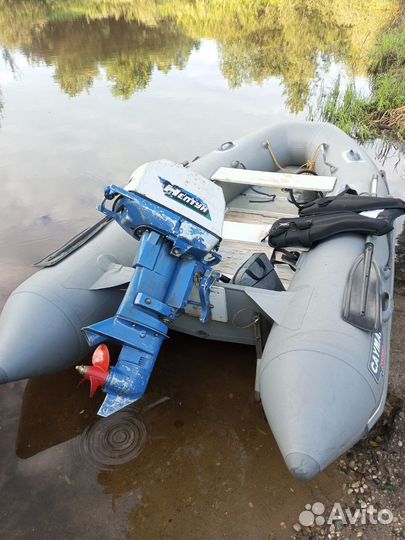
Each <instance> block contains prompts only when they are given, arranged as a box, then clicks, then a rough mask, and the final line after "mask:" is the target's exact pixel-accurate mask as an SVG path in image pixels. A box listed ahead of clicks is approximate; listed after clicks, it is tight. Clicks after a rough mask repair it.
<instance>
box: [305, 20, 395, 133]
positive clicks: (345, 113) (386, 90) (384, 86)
mask: <svg viewBox="0 0 405 540" xmlns="http://www.w3.org/2000/svg"><path fill="white" fill-rule="evenodd" d="M368 75H369V77H370V92H369V93H367V94H365V93H362V92H360V91H359V90H358V89H357V88H356V85H355V82H351V83H350V84H349V85H348V86H346V87H345V89H344V90H343V91H342V89H341V81H340V80H339V79H338V80H337V81H336V83H335V85H334V87H333V88H332V89H331V90H329V91H328V92H325V91H324V92H322V95H321V97H320V101H319V103H318V106H317V112H316V114H315V113H314V110H312V111H311V113H310V114H311V116H312V118H314V117H321V118H322V119H323V120H326V121H328V122H332V123H334V124H336V125H337V126H339V127H340V128H342V129H343V130H344V131H346V133H349V134H350V135H352V136H354V137H356V138H358V139H359V140H360V141H362V142H365V141H367V140H371V139H375V138H382V139H391V140H399V141H400V142H401V143H404V142H405V17H404V15H402V17H401V19H400V20H399V21H398V23H397V25H396V26H395V27H394V28H391V29H390V30H388V31H387V32H384V34H383V35H382V36H381V38H380V40H379V41H378V42H377V44H376V45H375V46H374V47H373V48H372V50H371V52H370V53H369V55H368Z"/></svg>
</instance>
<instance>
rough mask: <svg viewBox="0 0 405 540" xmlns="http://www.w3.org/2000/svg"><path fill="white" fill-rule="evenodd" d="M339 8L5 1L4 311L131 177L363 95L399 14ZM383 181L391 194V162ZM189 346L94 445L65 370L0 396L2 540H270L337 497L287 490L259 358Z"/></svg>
mask: <svg viewBox="0 0 405 540" xmlns="http://www.w3.org/2000/svg"><path fill="white" fill-rule="evenodd" d="M360 4H361V5H360ZM349 5H350V3H349V2H348V1H347V2H346V1H342V2H341V3H339V6H338V5H335V6H331V5H329V3H327V2H319V6H318V8H316V5H314V3H313V2H310V1H307V2H306V1H305V2H282V1H279V2H268V3H266V2H255V1H253V2H251V3H249V5H248V4H247V3H246V4H244V3H242V4H240V5H239V3H238V2H233V1H232V0H227V1H225V2H223V3H217V2H212V3H208V4H207V3H204V2H202V1H200V0H198V1H196V2H193V3H189V2H185V1H184V2H182V1H176V2H157V3H156V4H155V3H154V2H142V1H135V0H134V1H133V2H130V1H124V0H122V1H116V2H112V1H110V2H109V1H103V2H100V1H98V2H97V1H96V0H92V1H86V2H80V1H70V0H69V1H66V2H62V1H53V2H48V1H44V2H41V3H38V2H35V1H28V0H26V1H13V2H11V1H6V0H0V47H1V48H2V59H1V60H0V92H1V93H0V108H1V117H0V185H1V199H0V253H1V259H0V307H1V306H2V305H3V304H4V302H5V301H6V299H7V297H8V295H9V294H10V292H11V291H12V290H13V289H14V288H15V287H16V286H17V284H18V283H20V282H21V281H22V280H23V279H24V278H26V277H27V276H29V275H30V274H31V273H32V272H33V268H32V264H33V263H34V262H35V261H36V260H39V259H41V258H42V257H44V256H45V255H46V254H47V253H49V252H50V251H52V250H54V249H55V248H57V247H58V246H59V245H61V244H62V243H63V242H65V241H66V240H67V239H69V238H70V237H71V236H72V235H74V234H76V233H77V232H78V231H80V230H81V229H83V228H84V227H86V226H88V225H90V224H92V223H93V222H94V221H95V220H96V219H98V217H99V216H98V214H97V212H96V210H95V206H96V203H97V202H99V201H100V198H101V197H102V191H103V186H104V185H106V184H108V183H111V182H114V183H117V184H123V183H124V182H125V180H126V179H127V178H128V176H129V174H130V173H131V172H132V170H133V169H134V168H136V167H137V166H138V165H140V164H141V163H143V162H145V161H148V160H153V159H157V158H162V157H166V158H170V159H172V160H178V161H183V160H185V159H192V158H193V157H194V156H196V155H202V154H204V153H205V152H208V151H210V150H211V149H213V148H214V147H217V146H218V145H219V144H220V143H221V142H223V141H227V140H231V139H233V138H236V137H239V136H241V135H243V134H245V133H248V132H250V131H253V130H256V129H258V128H261V127H264V126H265V125H267V124H269V123H271V122H275V121H277V120H280V119H286V118H292V117H299V118H301V119H305V118H306V115H307V113H308V107H309V106H310V105H311V104H312V106H313V107H314V106H315V107H316V102H317V96H318V95H319V93H320V92H321V91H322V90H324V89H325V88H327V86H328V85H331V84H333V82H334V80H335V79H336V77H338V76H340V77H341V80H342V83H343V84H344V82H345V80H347V79H348V78H350V77H355V79H356V84H357V85H358V86H359V87H361V88H364V91H367V88H368V83H367V78H366V77H365V63H364V62H365V60H364V58H365V56H366V53H367V51H368V50H369V48H371V47H372V45H373V43H374V42H375V40H376V38H377V36H378V35H379V33H380V32H381V31H383V29H384V28H385V27H386V26H387V25H388V24H389V23H390V22H391V20H392V19H393V17H394V16H395V13H396V10H397V9H398V3H396V2H393V1H388V0H386V1H383V0H381V1H375V2H367V3H363V2H359V7H355V8H353V7H351V9H349ZM349 12H350V17H349V15H348V13H349ZM376 149H377V147H376V146H375V147H371V148H370V152H371V153H372V154H373V155H375V152H376ZM382 165H384V167H385V169H386V170H387V173H388V178H389V180H390V183H391V187H392V191H393V193H394V194H396V195H400V194H402V193H403V182H404V167H403V164H402V163H400V164H399V165H397V156H396V154H395V152H393V153H391V154H390V155H389V156H388V159H386V160H385V162H384V164H382ZM21 338H22V339H23V338H24V336H21ZM196 343H197V342H196V341H195V340H192V339H191V338H189V337H186V336H179V335H176V336H175V339H172V340H170V341H169V342H168V344H167V345H166V347H165V348H164V350H163V352H162V354H161V355H160V357H159V361H158V366H157V368H156V370H155V372H154V376H153V378H152V381H151V384H150V387H149V391H148V394H147V396H146V398H145V400H144V401H143V402H142V404H141V405H139V406H137V407H135V409H134V410H132V411H131V413H130V414H128V413H123V414H122V415H121V416H117V418H116V420H115V422H113V423H108V422H106V423H104V424H102V425H101V426H100V423H99V422H98V421H97V417H96V411H97V408H98V406H99V404H100V400H101V399H102V398H101V396H98V397H96V398H95V399H94V400H90V399H89V398H88V394H87V391H88V389H87V388H85V386H84V385H82V386H80V387H79V388H78V387H77V383H78V379H77V374H76V373H75V372H74V371H73V370H67V371H66V372H63V373H59V374H56V375H51V376H47V377H42V378H39V379H36V380H30V381H21V382H17V383H11V384H8V385H5V386H3V387H1V388H0V411H1V412H0V458H1V459H0V462H1V465H0V491H1V494H2V503H1V505H0V524H1V525H0V537H1V538H42V539H44V538H58V537H63V538H113V537H114V538H115V537H128V538H212V537H216V538H221V537H223V538H266V539H271V538H279V537H280V536H289V535H290V534H291V525H292V524H293V523H294V522H296V521H297V517H298V515H299V513H300V511H301V510H302V509H303V508H304V505H305V504H306V503H308V502H313V501H315V500H323V501H326V500H331V501H333V500H335V499H336V497H339V495H340V493H341V482H342V478H341V473H340V472H339V470H338V467H337V466H336V465H332V466H331V467H329V468H328V469H327V471H325V472H324V473H322V474H321V475H320V476H319V477H318V478H317V479H316V480H314V481H312V482H309V483H306V484H300V483H297V482H296V481H294V480H292V479H291V478H290V476H289V475H288V473H287V471H286V469H285V467H284V464H283V462H282V458H281V456H280V454H279V451H278V449H277V445H276V443H275V441H274V439H273V437H272V434H271V432H270V431H269V429H268V426H267V423H266V421H265V419H264V416H263V412H262V410H261V407H260V404H258V403H256V402H255V401H254V395H253V385H254V373H255V355H254V351H253V350H251V349H250V348H248V347H245V348H244V347H240V346H235V345H231V344H212V343H209V342H204V341H199V342H198V346H196ZM213 351H214V352H215V354H213ZM123 447H124V448H125V449H124V450H122V448H123ZM128 455H130V457H131V458H132V459H131V460H130V461H128Z"/></svg>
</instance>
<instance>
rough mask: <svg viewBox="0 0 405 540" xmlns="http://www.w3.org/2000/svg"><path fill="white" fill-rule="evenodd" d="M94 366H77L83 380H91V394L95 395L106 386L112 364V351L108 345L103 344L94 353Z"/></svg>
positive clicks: (92, 360)
mask: <svg viewBox="0 0 405 540" xmlns="http://www.w3.org/2000/svg"><path fill="white" fill-rule="evenodd" d="M91 362H92V364H93V365H92V366H76V369H77V371H78V372H79V373H80V374H81V375H83V381H84V380H86V379H87V380H88V381H90V396H91V397H93V396H94V394H95V393H96V392H97V390H98V389H99V388H101V387H102V386H104V384H105V383H106V381H107V379H108V368H109V366H110V352H109V350H108V348H107V346H106V345H104V344H101V345H99V346H98V347H97V349H96V350H95V351H94V353H93V357H92V359H91Z"/></svg>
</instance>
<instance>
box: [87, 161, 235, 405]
mask: <svg viewBox="0 0 405 540" xmlns="http://www.w3.org/2000/svg"><path fill="white" fill-rule="evenodd" d="M110 200H114V203H113V205H112V209H109V208H107V207H106V202H107V201H110ZM99 209H100V211H101V212H103V213H104V214H106V215H107V216H109V217H111V218H113V219H114V220H115V221H117V223H119V225H121V227H122V228H123V229H124V230H125V231H126V232H127V233H128V234H130V235H132V236H134V237H135V238H137V239H138V240H139V242H140V244H139V251H138V255H137V257H136V259H135V261H134V264H133V267H134V274H133V277H132V280H131V282H130V284H129V286H128V289H127V292H126V294H125V296H124V299H123V301H122V303H121V305H120V307H119V308H118V311H117V313H116V315H115V316H114V317H112V318H110V319H106V320H105V321H101V322H99V323H96V324H93V325H91V326H89V327H87V328H84V329H83V331H84V333H85V336H86V339H87V341H88V343H89V345H90V346H97V345H98V348H97V349H96V351H95V353H94V355H93V366H77V368H76V369H77V370H78V371H79V372H80V373H81V374H82V375H84V377H85V378H86V379H88V380H90V383H91V394H92V395H93V394H94V392H95V391H96V390H97V388H100V387H102V389H103V391H104V392H105V393H106V394H107V396H106V398H105V400H104V403H103V405H102V406H101V408H100V410H99V411H98V414H99V415H101V416H109V415H110V414H113V413H114V412H116V411H118V410H119V409H122V408H123V407H125V406H127V405H129V404H130V403H132V402H134V401H136V400H138V399H140V398H141V397H142V396H143V394H144V392H145V390H146V387H147V384H148V381H149V378H150V375H151V373H152V370H153V367H154V364H155V361H156V358H157V355H158V353H159V350H160V347H161V345H162V342H163V340H164V339H165V338H166V337H167V330H168V325H169V324H170V323H171V322H172V321H173V320H174V319H175V318H176V317H178V316H179V315H180V314H182V313H183V312H184V309H185V307H186V305H187V303H189V302H190V300H189V296H190V293H191V291H192V289H193V287H197V288H198V290H199V300H200V304H201V317H200V320H201V321H202V322H205V321H207V320H208V319H209V318H210V310H211V307H210V299H209V295H210V288H211V286H212V284H213V283H214V281H215V280H216V279H218V278H219V272H216V271H214V270H213V268H212V267H213V265H215V264H216V263H218V262H219V261H220V260H221V259H220V256H219V255H218V253H217V250H218V247H219V244H220V242H221V234H222V225H223V219H224V212H225V200H224V196H223V193H222V189H221V188H220V187H219V186H217V185H216V184H214V183H213V182H211V181H210V180H208V179H206V178H204V177H202V176H200V175H198V174H197V173H195V172H193V171H190V170H189V169H187V168H184V167H183V166H181V165H178V164H176V163H173V162H170V161H167V160H160V161H155V162H151V163H146V164H145V165H143V166H141V167H140V168H139V169H137V170H136V171H135V172H134V173H133V175H132V176H131V178H130V182H129V184H128V185H127V186H126V189H121V188H119V187H117V186H115V185H110V186H108V187H107V188H106V189H105V200H104V201H103V203H102V204H101V206H100V207H99ZM109 339H112V340H114V341H116V342H118V343H119V344H120V345H121V346H122V349H121V352H120V355H119V358H118V361H117V364H116V366H115V367H113V368H111V369H109V353H108V349H107V347H106V346H105V345H104V341H106V340H109Z"/></svg>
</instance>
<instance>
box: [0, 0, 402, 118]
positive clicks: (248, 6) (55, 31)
mask: <svg viewBox="0 0 405 540" xmlns="http://www.w3.org/2000/svg"><path fill="white" fill-rule="evenodd" d="M399 6H400V2H399V1H398V0H373V1H367V2H366V1H359V2H355V3H353V2H351V0H341V1H340V2H338V3H335V2H330V1H329V0H319V1H318V2H316V3H314V2H313V1H312V0H304V1H303V0H293V1H283V0H278V1H276V2H268V3H267V2H262V1H259V0H255V1H253V2H249V3H240V2H234V1H233V0H226V1H225V2H222V3H220V4H218V3H217V2H208V3H207V2H205V1H204V0H197V1H195V2H191V1H188V0H176V1H174V2H172V1H170V2H169V1H168V0H166V1H163V2H156V1H155V2H153V1H152V2H145V1H143V0H137V1H135V0H134V1H132V2H112V1H103V2H100V1H99V0H97V1H96V0H91V1H87V2H79V1H78V0H76V1H75V0H69V1H66V0H57V1H54V0H53V1H52V2H51V1H50V0H47V1H44V2H41V3H38V2H34V1H27V0H20V1H15V0H0V42H3V44H4V45H5V46H6V47H8V48H9V49H19V50H20V51H23V52H24V54H25V55H26V57H27V58H28V59H29V60H30V61H32V62H36V63H38V62H45V63H46V64H47V65H53V66H55V79H56V81H57V82H58V83H59V84H60V86H61V88H62V89H63V90H64V91H65V92H66V93H67V94H68V95H70V96H75V95H77V94H79V93H80V92H82V91H83V90H89V89H90V88H91V87H92V85H93V81H94V80H95V79H96V78H98V77H99V76H100V74H101V72H103V73H105V77H106V79H107V80H108V81H110V82H111V83H112V92H113V94H114V95H116V96H119V97H122V98H125V99H126V98H129V97H130V96H131V95H132V94H133V93H134V92H137V91H139V90H143V89H145V88H146V86H147V85H148V84H149V83H150V81H151V77H152V72H153V69H155V68H156V69H158V70H160V71H162V72H164V73H167V72H168V71H169V70H170V69H172V68H173V67H176V68H178V69H182V68H184V66H185V64H186V63H187V60H188V58H189V55H190V52H191V51H192V50H193V48H195V47H196V46H197V45H198V42H199V41H200V40H201V39H202V38H207V37H209V38H212V39H215V40H216V41H217V42H218V44H219V46H220V47H219V55H220V59H219V63H220V66H221V70H222V73H223V75H224V76H225V78H226V79H227V80H228V83H229V85H230V87H231V88H235V87H238V86H240V85H242V84H244V83H259V84H261V83H263V81H264V80H266V79H268V78H269V77H279V78H280V79H281V81H282V83H283V85H284V87H285V91H286V94H287V105H288V107H289V109H290V110H291V111H292V112H297V111H300V110H302V109H303V108H304V106H305V104H306V103H307V101H308V98H309V95H310V91H311V84H312V83H313V82H314V81H315V80H316V78H317V76H319V69H320V67H321V66H325V64H326V65H327V64H328V63H330V62H331V60H332V59H334V61H336V60H344V61H345V62H346V64H347V66H348V68H349V71H350V72H351V73H352V74H354V75H358V74H362V72H363V71H364V60H365V58H366V56H367V51H368V50H369V49H370V47H372V46H373V44H374V43H375V40H376V38H377V36H378V35H379V33H380V32H381V31H382V30H383V29H384V28H385V27H386V26H387V25H388V24H389V23H390V22H391V21H392V20H393V19H394V17H395V15H396V14H397V12H398V10H399ZM17 21H18V23H17ZM13 23H16V24H15V25H14V24H13ZM16 26H18V28H16Z"/></svg>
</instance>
